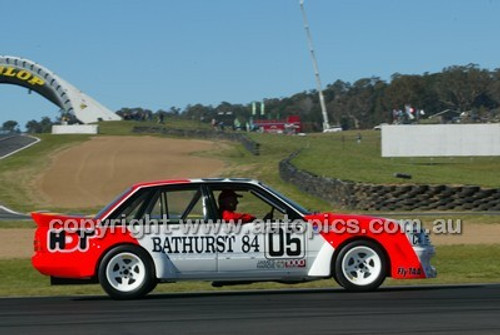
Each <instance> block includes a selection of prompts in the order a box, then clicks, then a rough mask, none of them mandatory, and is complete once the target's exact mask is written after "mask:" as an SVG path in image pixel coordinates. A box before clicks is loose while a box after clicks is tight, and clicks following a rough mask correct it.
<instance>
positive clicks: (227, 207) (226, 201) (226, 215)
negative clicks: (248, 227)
mask: <svg viewBox="0 0 500 335" xmlns="http://www.w3.org/2000/svg"><path fill="white" fill-rule="evenodd" d="M242 197H243V196H242V195H241V194H237V193H236V192H234V191H233V190H222V192H220V194H219V213H220V217H221V218H222V220H223V221H226V222H232V223H248V222H252V221H254V220H255V219H256V218H255V216H253V215H250V214H247V213H237V212H235V210H236V207H237V206H238V198H242Z"/></svg>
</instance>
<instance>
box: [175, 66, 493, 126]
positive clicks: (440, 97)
mask: <svg viewBox="0 0 500 335" xmlns="http://www.w3.org/2000/svg"><path fill="white" fill-rule="evenodd" d="M323 94H324V96H325V102H326V107H327V113H328V116H329V120H330V123H331V124H334V125H338V126H341V127H342V128H344V129H364V128H372V127H373V126H375V125H377V124H380V123H384V122H386V123H391V122H392V121H393V110H399V109H403V108H404V106H405V105H410V106H412V107H413V108H416V109H418V110H424V111H425V117H429V116H432V115H434V114H436V113H439V112H442V111H444V110H452V111H455V112H457V114H459V113H462V112H465V113H467V114H468V115H469V119H468V120H469V121H471V120H472V121H475V122H481V121H483V122H488V121H496V122H498V121H500V120H499V115H500V113H499V106H500V69H496V70H494V71H489V70H487V69H482V68H480V67H479V66H478V65H476V64H469V65H465V66H450V67H447V68H445V69H443V70H442V72H439V73H433V74H429V73H424V74H423V75H405V74H399V73H395V74H393V75H392V76H391V80H390V81H389V82H386V81H384V80H382V79H380V78H379V77H370V78H361V79H359V80H357V81H355V82H354V83H352V84H351V83H349V82H344V81H342V80H337V81H335V82H334V83H332V84H329V85H327V86H326V88H325V89H324V91H323ZM264 103H265V115H264V116H262V115H260V116H258V117H264V118H270V119H280V118H284V117H286V116H289V115H300V116H301V119H302V121H304V122H306V123H310V124H312V126H313V128H315V129H317V130H320V129H321V124H322V121H323V120H322V116H321V109H320V104H319V99H318V94H317V91H316V90H310V91H304V92H301V93H297V94H294V95H292V96H290V97H286V98H271V99H265V100H264ZM251 109H252V108H251V104H247V105H242V104H230V103H228V102H222V103H221V104H220V105H218V106H217V107H213V106H205V105H201V104H196V105H188V106H187V107H186V108H185V110H184V111H183V113H182V114H180V115H182V116H183V117H186V118H191V119H201V120H210V119H211V118H214V117H215V118H216V117H217V116H218V115H221V114H223V113H224V112H226V111H232V112H233V114H234V115H236V117H238V118H240V120H243V121H245V120H247V119H248V118H250V117H251V116H252V113H251ZM257 114H259V111H257Z"/></svg>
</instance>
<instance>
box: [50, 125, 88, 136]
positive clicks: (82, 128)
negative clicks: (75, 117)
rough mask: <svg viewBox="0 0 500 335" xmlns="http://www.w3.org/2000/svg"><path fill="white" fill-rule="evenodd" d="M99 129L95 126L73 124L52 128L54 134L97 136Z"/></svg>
mask: <svg viewBox="0 0 500 335" xmlns="http://www.w3.org/2000/svg"><path fill="white" fill-rule="evenodd" d="M97 131H98V127H97V125H94V124H72V125H55V126H52V134H59V135H60V134H97Z"/></svg>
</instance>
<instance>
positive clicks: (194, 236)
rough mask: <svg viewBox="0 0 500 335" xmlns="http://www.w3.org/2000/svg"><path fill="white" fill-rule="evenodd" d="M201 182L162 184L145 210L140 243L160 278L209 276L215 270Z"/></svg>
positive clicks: (212, 242) (214, 246)
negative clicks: (181, 184)
mask: <svg viewBox="0 0 500 335" xmlns="http://www.w3.org/2000/svg"><path fill="white" fill-rule="evenodd" d="M206 201H207V200H206V197H205V196H204V194H203V192H202V188H201V185H197V184H194V185H188V186H170V187H163V188H160V189H158V190H157V191H156V193H155V194H154V196H152V199H151V202H150V203H149V205H148V206H147V208H145V209H144V213H143V217H144V218H145V219H146V223H145V225H144V226H143V228H142V229H143V230H144V231H143V236H142V237H141V238H140V239H139V243H140V244H141V245H142V246H144V247H145V248H146V249H147V250H148V251H149V252H150V253H151V255H152V257H153V259H154V261H155V264H156V266H157V276H158V277H159V278H164V279H168V278H200V279H202V278H209V277H212V276H213V275H214V274H215V273H216V271H217V249H216V239H215V238H214V237H213V236H211V234H210V232H207V217H208V213H207V205H206Z"/></svg>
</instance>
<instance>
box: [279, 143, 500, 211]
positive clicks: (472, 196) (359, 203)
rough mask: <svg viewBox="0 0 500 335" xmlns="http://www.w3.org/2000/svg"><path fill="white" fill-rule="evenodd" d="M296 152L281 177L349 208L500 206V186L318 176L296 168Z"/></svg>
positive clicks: (474, 208)
mask: <svg viewBox="0 0 500 335" xmlns="http://www.w3.org/2000/svg"><path fill="white" fill-rule="evenodd" d="M299 153H300V151H297V152H294V153H293V154H291V155H290V156H289V157H287V158H285V159H284V160H282V161H281V162H280V163H279V173H280V177H281V178H282V179H283V180H284V181H286V182H289V183H292V184H294V185H295V186H297V187H298V188H299V189H300V190H302V191H304V192H306V193H309V194H311V195H313V196H316V197H318V198H321V199H323V200H325V201H327V202H329V203H331V204H332V205H335V206H337V207H342V208H346V209H357V210H375V211H394V210H405V211H409V210H453V211H458V210H468V211H469V210H471V211H498V210H500V188H481V187H479V186H469V185H462V186H448V185H441V184H440V185H416V184H404V185H379V184H369V183H358V182H353V181H350V180H341V179H336V178H328V177H322V176H318V175H316V174H314V173H311V172H309V171H305V170H300V169H298V168H296V167H295V166H294V165H293V164H292V163H291V161H292V160H293V159H294V158H295V157H296V156H297V155H298V154H299Z"/></svg>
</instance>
